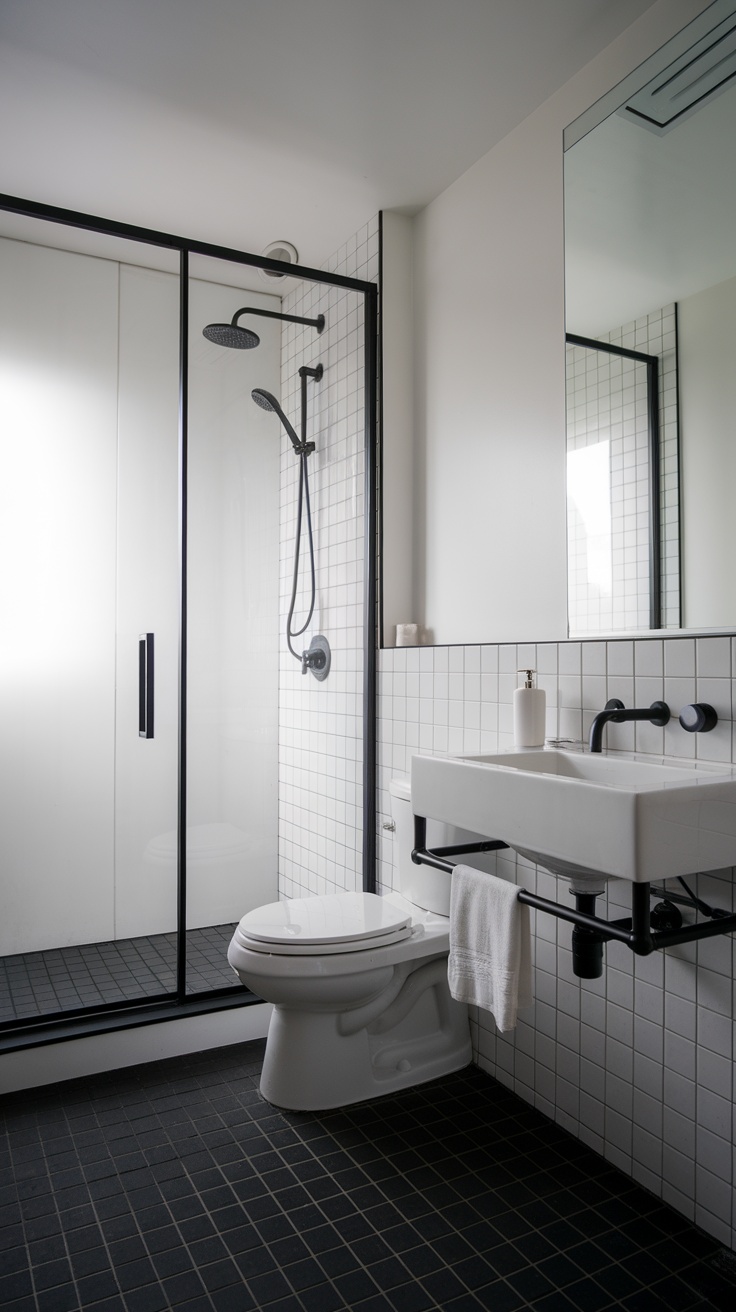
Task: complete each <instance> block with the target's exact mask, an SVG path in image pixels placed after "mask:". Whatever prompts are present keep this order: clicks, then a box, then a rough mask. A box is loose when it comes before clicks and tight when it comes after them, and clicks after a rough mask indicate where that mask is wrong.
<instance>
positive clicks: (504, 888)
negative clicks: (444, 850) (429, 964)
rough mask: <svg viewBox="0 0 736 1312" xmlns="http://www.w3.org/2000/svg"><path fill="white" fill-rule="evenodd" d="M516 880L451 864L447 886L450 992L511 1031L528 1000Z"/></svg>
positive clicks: (527, 936)
mask: <svg viewBox="0 0 736 1312" xmlns="http://www.w3.org/2000/svg"><path fill="white" fill-rule="evenodd" d="M518 893H519V889H518V886H517V885H516V884H512V883H510V882H509V881H508V880H505V879H497V878H496V876H495V875H488V874H486V873H485V871H483V870H474V869H472V867H471V866H455V869H454V870H453V872H452V884H451V888H450V958H449V961H448V966H447V975H448V979H449V983H450V993H451V994H452V996H453V998H456V999H457V1001H458V1002H470V1003H473V1004H475V1005H476V1006H478V1007H484V1008H485V1009H486V1010H487V1011H490V1012H492V1014H493V1016H494V1019H495V1021H496V1024H497V1026H498V1028H499V1030H510V1029H513V1027H514V1025H515V1024H516V1013H517V1009H518V1008H519V1007H528V1006H529V1005H530V1003H531V1001H532V968H531V933H530V929H529V908H528V906H525V905H524V904H523V903H521V902H519V899H518Z"/></svg>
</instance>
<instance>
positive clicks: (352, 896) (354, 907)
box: [236, 893, 412, 956]
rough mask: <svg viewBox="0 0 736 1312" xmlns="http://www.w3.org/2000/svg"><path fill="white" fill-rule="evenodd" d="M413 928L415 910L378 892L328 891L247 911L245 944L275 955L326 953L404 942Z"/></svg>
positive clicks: (240, 933) (242, 927)
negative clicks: (394, 902)
mask: <svg viewBox="0 0 736 1312" xmlns="http://www.w3.org/2000/svg"><path fill="white" fill-rule="evenodd" d="M411 933H412V918H411V913H407V912H406V911H404V910H402V909H400V908H399V907H397V906H396V905H392V904H391V903H390V902H389V901H387V899H386V898H382V897H378V896H377V895H376V894H375V893H328V894H326V895H323V896H321V897H307V898H292V899H290V900H289V901H286V902H270V903H269V904H268V905H267V906H264V907H258V908H257V909H256V910H255V911H249V912H248V913H247V914H246V915H245V916H243V918H242V920H241V921H240V924H239V925H238V928H237V930H236V938H237V939H238V940H239V942H240V943H241V945H242V946H243V947H247V948H250V949H251V950H252V951H255V952H268V953H271V954H273V955H276V956H322V955H324V954H330V953H335V952H359V951H362V950H365V949H367V948H379V947H384V946H386V945H387V944H391V943H400V942H401V941H402V939H406V938H409V937H410V936H411Z"/></svg>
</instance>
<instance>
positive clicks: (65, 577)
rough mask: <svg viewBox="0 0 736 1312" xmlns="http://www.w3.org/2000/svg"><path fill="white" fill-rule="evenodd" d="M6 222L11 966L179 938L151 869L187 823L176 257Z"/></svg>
mask: <svg viewBox="0 0 736 1312" xmlns="http://www.w3.org/2000/svg"><path fill="white" fill-rule="evenodd" d="M4 218H5V219H7V224H6V226H5V228H4V229H3V230H4V231H5V233H6V235H4V236H0V289H1V293H0V611H1V613H2V617H3V624H2V636H1V637H0V703H1V705H0V721H1V722H2V725H3V730H2V734H0V799H1V800H0V811H1V814H0V830H1V833H0V847H1V851H2V863H1V867H0V878H1V881H2V882H1V897H2V915H0V954H1V955H3V956H8V955H11V956H12V955H14V954H20V953H34V952H38V953H41V952H44V951H45V950H54V949H59V948H65V947H67V946H69V945H79V944H86V943H101V944H104V943H105V942H107V941H109V940H112V939H115V938H119V937H121V936H126V935H129V934H133V933H135V934H149V933H153V932H155V929H156V926H158V925H163V924H164V923H166V927H167V928H173V927H174V926H175V906H176V903H175V893H174V892H173V891H171V890H168V891H167V893H166V894H165V895H164V897H163V898H162V900H161V904H160V906H157V908H156V909H155V911H154V908H153V905H152V903H153V901H155V898H149V896H148V893H147V892H146V894H145V896H144V895H143V890H144V889H146V890H147V889H148V882H147V880H146V878H145V875H144V870H143V866H144V860H143V854H144V850H145V846H146V843H147V842H148V839H149V837H150V836H151V834H152V833H154V832H156V831H159V832H160V831H161V829H163V828H164V827H173V825H174V823H175V816H176V770H175V761H176V732H175V722H176V579H177V563H176V550H177V509H176V506H177V502H176V497H177V488H176V466H177V376H178V359H177V346H176V342H177V322H178V296H177V280H176V274H175V261H173V260H172V259H171V256H170V255H169V254H168V253H162V255H161V258H160V260H158V252H156V253H155V254H156V258H157V260H158V263H159V267H158V268H156V269H147V268H143V267H141V265H142V264H143V263H144V262H145V259H146V254H147V251H146V248H144V247H140V246H139V247H138V248H137V250H136V255H137V258H138V260H139V261H140V265H132V264H130V263H128V261H127V258H126V260H123V259H121V258H116V257H119V256H120V254H121V251H120V250H119V249H118V248H117V246H116V243H115V240H114V239H112V238H106V239H104V242H103V241H102V239H100V238H97V237H96V236H91V237H90V242H91V245H92V247H93V249H95V254H94V255H90V254H88V253H85V252H84V251H83V250H82V249H78V248H77V249H66V248H65V242H66V243H68V244H69V245H76V247H80V246H81V242H82V238H81V237H80V234H79V233H78V232H76V231H74V232H71V231H70V230H67V229H63V228H61V227H59V226H58V225H53V224H50V223H37V222H36V221H35V220H31V219H20V218H19V217H18V216H4ZM52 239H53V240H54V242H55V244H54V245H51V244H49V243H50V241H51V240H52ZM132 246H133V243H127V242H126V243H125V247H126V252H125V253H126V256H128V255H129V253H130V252H129V248H130V247H132ZM167 261H168V264H169V266H170V267H169V268H167V267H166V263H167ZM172 293H173V294H172ZM162 332H166V333H169V334H171V337H172V338H173V353H172V352H171V351H170V350H169V349H168V346H166V345H165V344H163V343H162V339H161V333H162ZM151 406H152V407H153V411H155V415H154V414H153V413H149V414H148V418H143V417H142V416H143V411H148V410H149V407H151ZM166 480H170V483H171V488H170V490H169V486H168V483H167V485H166V487H164V482H165V481H166ZM167 588H168V589H171V590H172V591H173V607H172V604H171V603H170V602H169V601H168V600H167V601H166V602H163V601H162V596H163V593H164V592H165V590H166V589H167ZM172 626H173V627H172ZM146 629H153V630H155V632H156V634H157V641H158V655H159V687H160V689H161V693H162V695H161V698H160V700H159V723H160V729H161V734H160V737H159V739H158V741H155V742H153V743H143V742H141V741H140V740H139V739H138V733H137V714H136V707H137V695H138V691H137V640H138V633H139V631H142V630H146ZM172 675H173V688H172V690H171V693H169V690H168V681H169V680H170V679H171V677H172ZM164 690H166V691H164ZM172 699H173V700H172ZM134 714H136V723H135V724H134V722H133V718H132V717H133V715H134ZM172 715H173V726H174V727H173V728H172ZM172 753H173V754H172ZM169 757H170V758H171V762H170V764H169V765H168V767H166V768H169V769H173V776H172V782H169V783H168V784H166V783H165V782H164V781H163V777H162V771H163V769H164V761H165V760H166V759H168V758H169ZM77 1005H78V1004H77ZM52 1009H56V1008H55V1007H54V1008H52ZM62 1009H63V1006H62Z"/></svg>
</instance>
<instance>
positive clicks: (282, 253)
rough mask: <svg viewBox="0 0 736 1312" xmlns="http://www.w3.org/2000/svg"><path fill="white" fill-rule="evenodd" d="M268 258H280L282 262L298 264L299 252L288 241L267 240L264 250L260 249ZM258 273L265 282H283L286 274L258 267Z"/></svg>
mask: <svg viewBox="0 0 736 1312" xmlns="http://www.w3.org/2000/svg"><path fill="white" fill-rule="evenodd" d="M261 255H265V256H266V257H267V258H268V259H269V260H281V262H282V264H298V263H299V254H298V251H297V249H296V246H292V244H291V242H290V241H272V242H269V244H268V246H266V248H265V250H262V251H261ZM259 273H260V275H261V277H262V278H264V279H265V281H266V282H283V281H284V279H285V278H286V277H288V274H286V273H277V272H276V271H275V269H259Z"/></svg>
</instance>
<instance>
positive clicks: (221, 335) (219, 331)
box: [202, 323, 261, 351]
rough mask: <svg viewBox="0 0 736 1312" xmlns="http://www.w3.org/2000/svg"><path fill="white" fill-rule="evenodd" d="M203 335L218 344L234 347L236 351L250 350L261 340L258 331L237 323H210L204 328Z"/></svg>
mask: <svg viewBox="0 0 736 1312" xmlns="http://www.w3.org/2000/svg"><path fill="white" fill-rule="evenodd" d="M202 336H203V337H206V338H207V340H208V341H210V342H215V343H216V345H217V346H230V347H234V348H235V350H236V351H250V350H251V349H252V348H253V347H254V346H258V345H259V343H260V340H261V339H260V337H259V336H258V333H254V332H251V330H250V328H241V327H240V326H239V324H237V323H208V324H207V327H206V328H203V329H202Z"/></svg>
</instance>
